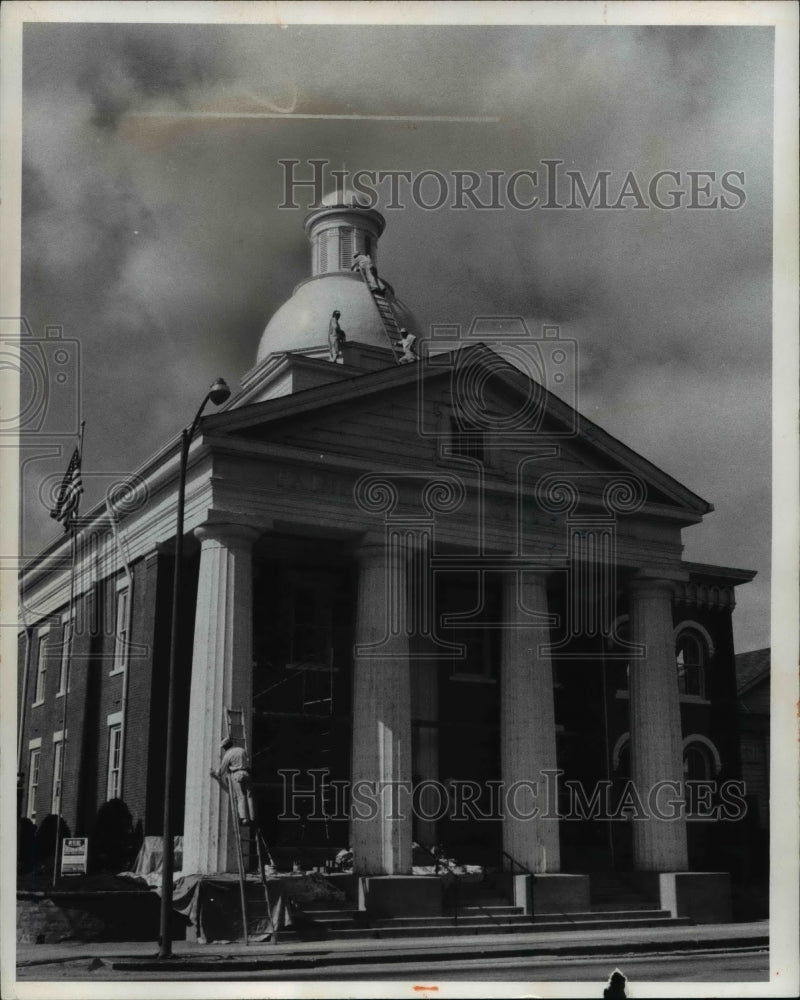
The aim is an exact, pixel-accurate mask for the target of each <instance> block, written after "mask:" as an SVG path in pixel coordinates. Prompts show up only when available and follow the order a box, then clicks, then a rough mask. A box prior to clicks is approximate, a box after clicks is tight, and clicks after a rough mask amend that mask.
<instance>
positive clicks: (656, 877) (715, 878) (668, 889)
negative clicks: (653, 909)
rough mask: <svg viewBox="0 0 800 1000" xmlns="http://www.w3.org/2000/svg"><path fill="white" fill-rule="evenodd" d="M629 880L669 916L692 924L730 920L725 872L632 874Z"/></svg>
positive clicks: (726, 873)
mask: <svg viewBox="0 0 800 1000" xmlns="http://www.w3.org/2000/svg"><path fill="white" fill-rule="evenodd" d="M632 881H634V882H635V884H636V885H637V886H639V887H640V888H641V890H642V891H643V892H645V893H646V894H647V895H648V896H650V898H651V899H654V900H658V904H659V906H660V908H661V909H662V910H669V912H670V915H671V916H673V917H689V919H690V920H692V921H694V923H696V924H727V923H730V922H731V921H732V920H733V906H732V902H731V876H730V874H729V873H728V872H635V873H633V875H632Z"/></svg>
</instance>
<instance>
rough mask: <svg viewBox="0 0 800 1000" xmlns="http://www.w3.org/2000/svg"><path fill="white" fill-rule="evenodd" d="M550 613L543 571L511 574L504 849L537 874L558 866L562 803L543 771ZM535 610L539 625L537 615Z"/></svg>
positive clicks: (549, 720) (547, 759)
mask: <svg viewBox="0 0 800 1000" xmlns="http://www.w3.org/2000/svg"><path fill="white" fill-rule="evenodd" d="M547 613H548V612H547V588H546V578H545V575H544V574H543V573H523V574H519V575H517V574H516V573H509V574H506V575H505V577H504V580H503V623H504V627H503V631H502V653H501V656H502V659H501V674H500V733H501V764H502V778H503V790H504V806H503V813H504V816H503V848H504V850H505V851H507V852H508V854H510V855H511V857H512V858H513V859H514V860H515V861H517V862H518V863H519V864H521V865H524V866H525V867H526V868H527V869H528V870H529V871H531V872H536V873H540V872H541V873H544V872H558V871H559V870H560V864H561V859H560V852H559V837H558V819H557V817H556V810H557V802H552V801H551V802H550V803H549V808H548V802H547V799H546V794H545V788H546V787H547V786H548V785H549V786H550V789H551V790H552V788H553V784H554V779H553V778H550V779H549V780H548V778H547V777H546V776H545V774H544V773H543V772H544V771H547V770H555V768H556V726H555V716H554V709H553V668H552V664H551V661H550V654H549V652H548V647H549V633H548V629H547V627H546V622H547V618H546V616H547ZM534 616H539V622H540V624H538V625H537V624H535V623H533V622H532V619H533V617H534ZM534 782H535V784H536V790H535V793H534V790H533V788H532V785H531V783H534ZM535 809H538V815H535V816H534V815H532V814H533V813H534V811H535ZM545 813H547V814H549V815H543V814H545ZM526 817H528V818H526Z"/></svg>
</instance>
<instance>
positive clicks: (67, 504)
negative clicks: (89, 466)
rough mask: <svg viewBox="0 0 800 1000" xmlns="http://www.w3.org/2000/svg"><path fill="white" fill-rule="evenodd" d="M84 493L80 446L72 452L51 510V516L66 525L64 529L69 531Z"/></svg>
mask: <svg viewBox="0 0 800 1000" xmlns="http://www.w3.org/2000/svg"><path fill="white" fill-rule="evenodd" d="M81 493H83V480H82V479H81V453H80V450H79V449H78V448H76V449H75V451H74V452H73V453H72V458H71V459H70V460H69V465H68V466H67V471H66V472H65V473H64V478H63V479H62V480H61V485H60V486H59V488H58V497H57V498H56V505H55V507H53V509H52V510H51V511H50V517H54V518H55V519H56V520H57V521H60V522H61V523H62V524H63V525H64V530H65V531H68V530H69V526H70V523H71V522H72V520H73V518H74V517H75V516H76V515H77V513H78V504H79V503H80V501H81Z"/></svg>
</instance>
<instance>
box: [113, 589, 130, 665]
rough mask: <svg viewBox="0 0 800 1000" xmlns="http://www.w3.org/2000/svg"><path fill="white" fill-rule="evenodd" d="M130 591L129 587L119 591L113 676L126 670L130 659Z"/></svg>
mask: <svg viewBox="0 0 800 1000" xmlns="http://www.w3.org/2000/svg"><path fill="white" fill-rule="evenodd" d="M129 600H130V591H129V590H128V588H127V587H122V588H121V589H120V590H118V591H117V610H116V617H115V619H114V635H115V640H114V666H113V668H112V670H111V673H112V674H117V673H119V672H120V671H121V670H124V669H125V664H126V662H127V658H128V601H129Z"/></svg>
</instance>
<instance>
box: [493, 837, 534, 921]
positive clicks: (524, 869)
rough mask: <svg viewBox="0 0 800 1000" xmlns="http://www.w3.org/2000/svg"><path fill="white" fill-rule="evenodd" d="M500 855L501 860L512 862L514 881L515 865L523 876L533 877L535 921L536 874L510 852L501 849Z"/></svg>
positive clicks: (532, 896)
mask: <svg viewBox="0 0 800 1000" xmlns="http://www.w3.org/2000/svg"><path fill="white" fill-rule="evenodd" d="M500 855H501V858H507V859H508V860H509V861H510V862H511V876H512V880H513V875H514V865H516V866H517V868H519V869H520V870H521V871H522V873H523V875H530V877H531V920H533V919H534V917H535V914H536V907H535V905H534V894H533V886H534V885H535V883H534V879H535V878H536V873H535V872H532V871H531V870H530V868H528V867H527V866H526V865H523V863H522V862H521V861H517V859H516V858H515V857H514V856H513V854H509V853H508V851H506V850H504V849H503V848H501V849H500ZM500 867H501V868H502V867H503V865H502V864H501V865H500ZM512 892H513V887H512ZM512 898H513V897H512Z"/></svg>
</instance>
